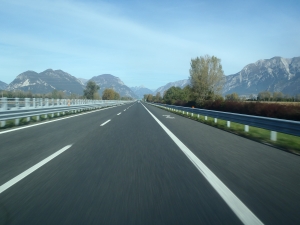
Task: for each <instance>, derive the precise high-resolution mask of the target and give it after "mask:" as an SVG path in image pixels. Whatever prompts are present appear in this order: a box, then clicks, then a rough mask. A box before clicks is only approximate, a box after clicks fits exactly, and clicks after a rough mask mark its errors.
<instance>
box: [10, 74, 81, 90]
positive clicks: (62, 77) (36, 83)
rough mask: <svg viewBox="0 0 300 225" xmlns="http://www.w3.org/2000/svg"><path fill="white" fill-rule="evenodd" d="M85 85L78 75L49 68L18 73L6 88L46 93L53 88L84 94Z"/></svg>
mask: <svg viewBox="0 0 300 225" xmlns="http://www.w3.org/2000/svg"><path fill="white" fill-rule="evenodd" d="M83 89H84V86H83V85H82V83H81V81H79V80H78V79H77V78H76V77H74V76H72V75H70V74H68V73H66V72H64V71H62V70H52V69H48V70H45V71H44V72H41V73H37V72H34V71H26V72H24V73H21V74H20V75H18V76H17V77H16V78H15V79H14V80H13V81H12V82H11V83H10V84H9V85H8V86H7V88H6V90H8V91H13V90H22V91H26V92H27V91H30V92H32V93H40V94H46V93H50V92H52V91H53V90H59V91H64V92H66V93H68V94H70V93H75V94H79V95H82V94H83Z"/></svg>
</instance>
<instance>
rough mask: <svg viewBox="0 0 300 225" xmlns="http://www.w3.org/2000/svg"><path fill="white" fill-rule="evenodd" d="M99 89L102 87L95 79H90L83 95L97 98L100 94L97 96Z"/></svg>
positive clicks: (88, 97)
mask: <svg viewBox="0 0 300 225" xmlns="http://www.w3.org/2000/svg"><path fill="white" fill-rule="evenodd" d="M99 89H100V87H99V86H98V85H97V84H96V83H95V82H94V81H89V82H88V83H87V84H86V87H85V89H84V90H83V96H84V97H86V98H87V99H96V98H97V97H98V96H99V94H98V96H97V92H98V90H99ZM99 98H100V96H99Z"/></svg>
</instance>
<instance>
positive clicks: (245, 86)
mask: <svg viewBox="0 0 300 225" xmlns="http://www.w3.org/2000/svg"><path fill="white" fill-rule="evenodd" d="M225 78H226V82H225V85H224V89H223V94H224V95H226V94H230V93H234V92H236V93H238V94H239V95H244V96H249V95H251V94H253V95H257V94H258V93H259V92H261V91H270V92H282V93H284V94H290V95H295V94H299V93H300V57H294V58H290V59H287V58H282V57H273V58H271V59H263V60H258V61H257V62H255V63H250V64H248V65H246V66H245V67H244V68H243V69H242V70H241V71H240V72H238V73H236V74H231V75H228V76H226V77H225ZM90 80H92V81H95V82H96V83H97V84H98V85H99V86H100V88H101V89H100V90H99V94H100V95H102V92H103V90H104V89H105V88H113V89H114V90H115V91H116V92H118V93H119V94H120V95H121V96H128V97H132V98H143V96H144V94H153V95H155V94H156V93H158V92H160V94H161V95H163V93H164V92H165V91H166V90H168V89H169V88H170V87H172V86H175V87H180V88H184V87H185V86H186V85H189V84H190V81H189V79H184V80H179V81H175V82H170V83H167V84H166V85H164V86H161V87H159V88H158V89H156V90H155V91H153V90H150V89H148V88H146V87H144V86H138V87H131V88H129V87H128V86H126V85H125V84H124V82H123V81H122V80H121V79H120V78H118V77H115V76H113V75H111V74H102V75H99V76H94V77H92V78H91V79H90ZM87 82H88V79H85V78H76V77H74V76H72V75H70V74H68V73H66V72H64V71H62V70H52V69H48V70H45V71H43V72H41V73H37V72H34V71H26V72H24V73H21V74H20V75H18V76H17V77H16V78H15V79H14V80H13V81H12V82H11V83H10V84H9V85H7V84H6V83H4V82H1V81H0V90H1V89H2V90H9V91H13V90H23V91H31V92H32V93H49V92H52V91H53V90H55V89H56V90H61V91H64V92H66V93H75V94H78V95H82V94H83V90H84V88H85V85H86V83H87Z"/></svg>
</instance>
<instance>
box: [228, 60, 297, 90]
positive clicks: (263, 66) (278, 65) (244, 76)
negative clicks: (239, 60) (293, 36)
mask: <svg viewBox="0 0 300 225" xmlns="http://www.w3.org/2000/svg"><path fill="white" fill-rule="evenodd" d="M261 91H270V92H282V93H284V94H290V95H295V94H299V93H300V57H294V58H291V59H286V58H282V57H273V58H271V59H263V60H258V61H257V62H255V63H251V64H248V65H247V66H245V67H244V68H243V69H242V70H241V71H240V72H238V73H236V74H233V75H228V76H226V83H225V86H224V89H223V93H224V94H225V95H226V94H229V93H233V92H236V93H238V94H239V95H250V94H258V93H259V92H261Z"/></svg>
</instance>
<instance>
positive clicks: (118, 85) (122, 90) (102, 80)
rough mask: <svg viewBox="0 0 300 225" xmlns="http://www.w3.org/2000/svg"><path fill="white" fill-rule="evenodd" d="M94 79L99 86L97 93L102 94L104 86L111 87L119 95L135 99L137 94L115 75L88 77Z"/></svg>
mask: <svg viewBox="0 0 300 225" xmlns="http://www.w3.org/2000/svg"><path fill="white" fill-rule="evenodd" d="M90 80H91V81H94V82H95V83H96V84H98V85H99V86H100V90H99V94H100V96H102V92H103V91H104V89H106V88H112V89H114V90H115V91H116V92H118V93H119V94H120V95H121V97H131V98H135V99H137V98H138V96H137V95H136V94H135V93H134V92H133V91H132V90H131V89H130V88H129V87H127V86H126V85H125V84H124V83H123V81H121V80H120V78H118V77H115V76H113V75H111V74H102V75H99V76H95V77H92V79H90Z"/></svg>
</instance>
